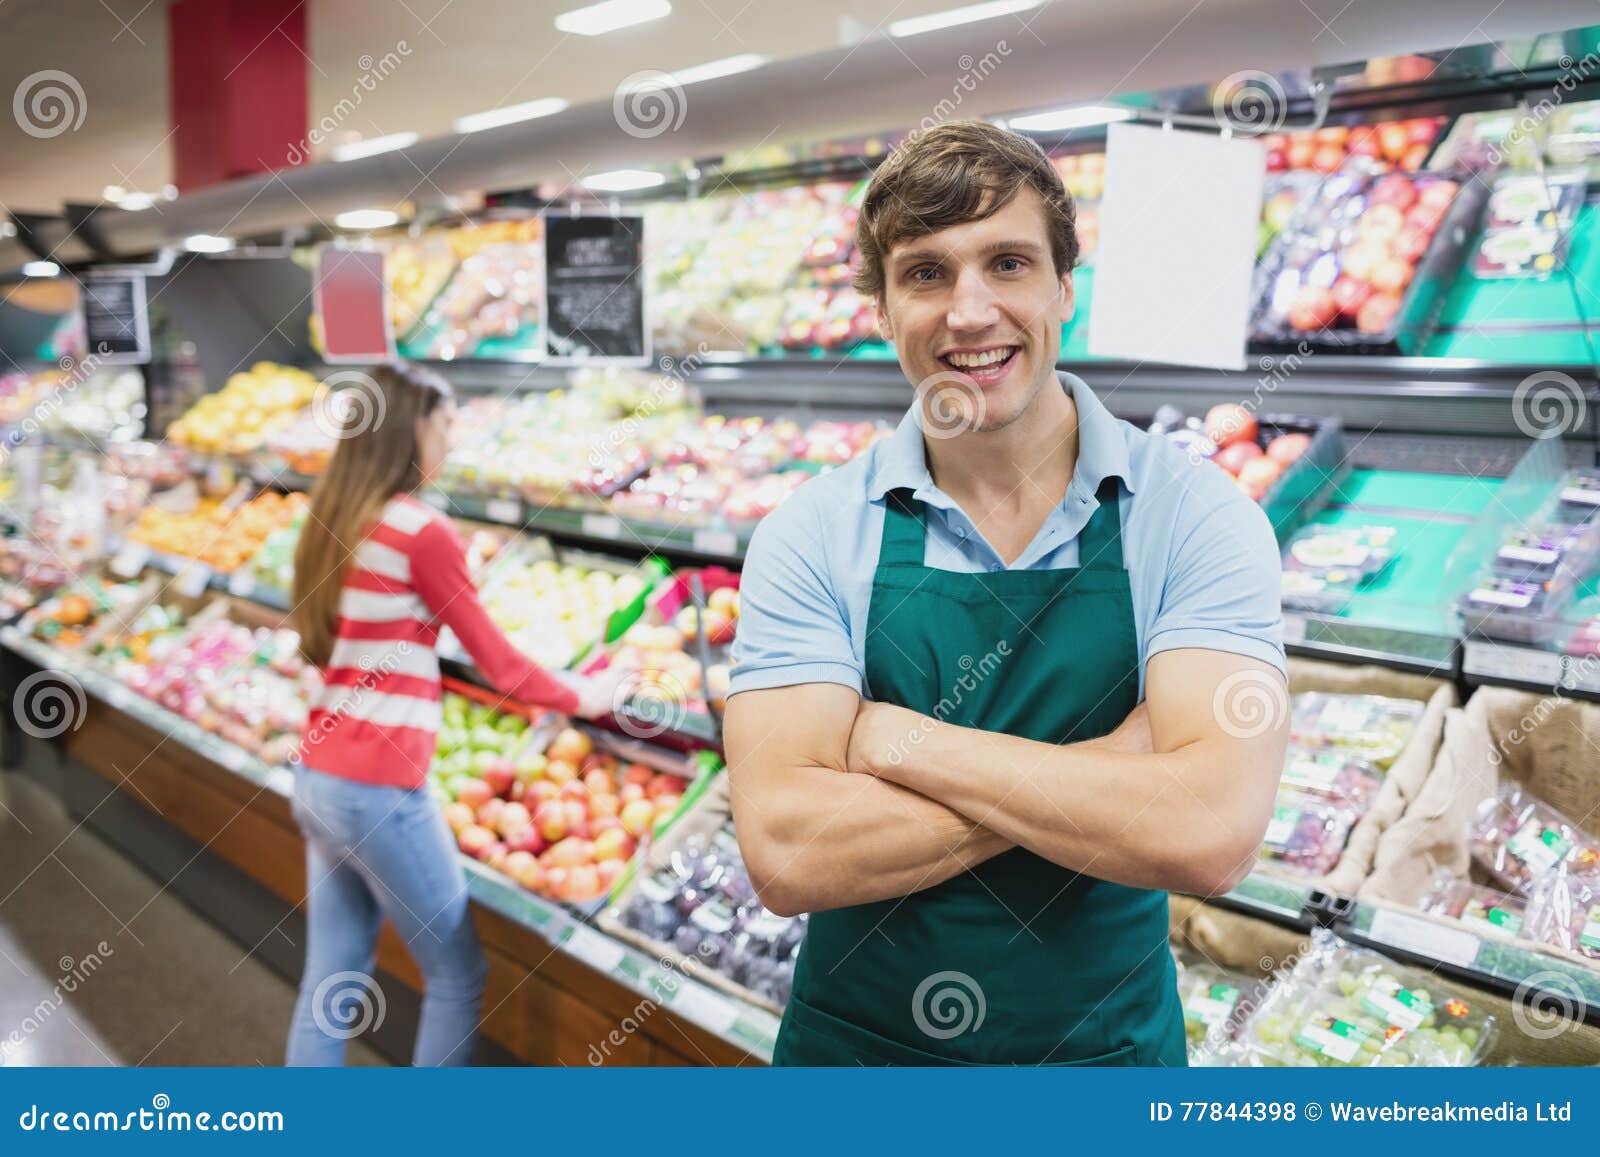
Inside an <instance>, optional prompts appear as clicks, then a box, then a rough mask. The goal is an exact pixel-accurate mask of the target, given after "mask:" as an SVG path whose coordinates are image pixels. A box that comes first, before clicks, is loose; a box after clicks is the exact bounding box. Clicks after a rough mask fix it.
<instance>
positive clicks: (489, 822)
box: [478, 796, 509, 830]
mask: <svg viewBox="0 0 1600 1157" xmlns="http://www.w3.org/2000/svg"><path fill="white" fill-rule="evenodd" d="M507 806H509V805H508V804H507V803H506V801H505V800H503V799H500V798H499V797H498V796H497V797H495V798H493V799H487V800H484V802H483V806H482V807H480V808H479V809H478V822H479V823H480V824H482V825H483V826H484V827H486V828H491V829H496V830H497V829H498V828H499V827H500V813H501V812H503V811H504V810H505V809H506V808H507Z"/></svg>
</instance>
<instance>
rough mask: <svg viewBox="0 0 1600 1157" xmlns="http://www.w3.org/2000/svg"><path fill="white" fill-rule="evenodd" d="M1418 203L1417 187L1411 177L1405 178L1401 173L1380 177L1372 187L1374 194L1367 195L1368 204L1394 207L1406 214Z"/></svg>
mask: <svg viewBox="0 0 1600 1157" xmlns="http://www.w3.org/2000/svg"><path fill="white" fill-rule="evenodd" d="M1416 201H1417V187H1416V185H1415V184H1414V183H1413V182H1412V180H1411V178H1410V177H1403V176H1401V175H1400V174H1399V173H1390V174H1389V175H1388V176H1386V177H1380V178H1378V180H1377V181H1376V182H1374V184H1373V186H1372V192H1371V193H1369V194H1368V195H1367V204H1368V205H1369V206H1372V205H1393V206H1394V207H1395V208H1396V209H1398V210H1400V212H1402V213H1404V212H1405V211H1406V210H1407V209H1409V208H1411V206H1412V205H1414V204H1416Z"/></svg>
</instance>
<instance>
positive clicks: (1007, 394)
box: [878, 185, 1073, 433]
mask: <svg viewBox="0 0 1600 1157" xmlns="http://www.w3.org/2000/svg"><path fill="white" fill-rule="evenodd" d="M883 265H884V288H883V293H882V294H881V295H880V296H879V298H878V324H879V326H880V328H881V329H882V330H883V333H884V336H885V337H887V338H888V339H889V340H890V341H892V342H894V346H895V352H896V354H897V355H898V356H899V359H900V368H901V369H902V370H903V371H904V372H905V375H906V377H907V378H908V379H910V381H911V382H912V384H913V385H915V386H917V387H918V394H919V397H920V398H921V400H922V405H923V407H924V419H925V422H924V427H925V428H932V426H933V425H937V427H938V428H939V429H940V430H942V431H943V432H945V433H951V432H954V431H955V430H956V429H958V428H959V429H960V430H969V429H970V430H979V431H992V430H998V429H1002V428H1004V427H1006V426H1009V425H1010V424H1011V423H1013V422H1015V421H1016V420H1017V419H1018V418H1020V417H1022V416H1023V415H1024V414H1026V413H1027V412H1028V411H1029V409H1030V408H1031V406H1032V404H1033V402H1034V400H1035V399H1036V398H1037V397H1038V396H1039V392H1040V390H1041V389H1043V388H1044V387H1045V386H1046V385H1047V384H1048V385H1051V386H1053V385H1054V384H1055V381H1056V377H1055V364H1056V358H1057V356H1058V355H1059V353H1060V350H1061V324H1062V323H1063V322H1064V321H1067V320H1069V319H1070V318H1071V317H1072V307H1073V298H1072V274H1071V272H1070V271H1068V272H1067V273H1065V274H1064V275H1058V274H1057V273H1056V269H1055V264H1054V261H1053V260H1052V256H1051V247H1050V233H1049V227H1048V224H1047V219H1046V212H1045V205H1044V201H1043V199H1042V198H1041V197H1040V196H1039V194H1038V193H1037V192H1036V191H1035V190H1034V189H1033V188H1032V187H1030V186H1026V185H1024V186H1023V187H1022V188H1021V189H1020V190H1019V191H1018V192H1017V194H1016V196H1014V197H1012V198H1011V200H1010V201H1009V202H1008V203H1007V204H1006V205H1004V206H1003V207H1001V208H1000V209H999V210H997V211H996V212H994V213H991V214H990V215H989V216H987V217H981V218H979V219H977V220H974V221H967V222H964V223H962V224H960V225H953V226H951V227H949V228H947V229H941V230H939V231H938V232H936V233H930V234H927V235H925V236H922V237H913V238H909V239H907V240H905V241H903V242H901V243H899V244H896V245H895V246H894V247H893V248H892V249H891V250H890V251H889V252H888V253H887V254H886V255H885V260H884V263H883ZM930 407H932V408H933V409H934V411H935V412H934V413H930Z"/></svg>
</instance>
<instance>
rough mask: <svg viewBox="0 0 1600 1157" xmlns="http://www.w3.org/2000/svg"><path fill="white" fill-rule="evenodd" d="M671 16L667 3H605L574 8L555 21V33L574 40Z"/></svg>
mask: <svg viewBox="0 0 1600 1157" xmlns="http://www.w3.org/2000/svg"><path fill="white" fill-rule="evenodd" d="M671 14H672V5H671V4H670V3H668V0H606V2H605V3H604V4H590V5H589V6H588V7H586V8H574V9H573V10H572V11H570V12H563V13H562V14H561V15H559V16H557V17H556V30H557V31H558V32H570V33H572V34H573V35H575V36H604V35H605V34H606V33H607V32H615V31H617V30H618V29H619V28H632V27H633V26H634V25H635V24H645V23H648V22H649V21H651V20H660V19H661V18H662V17H663V16H669V15H671Z"/></svg>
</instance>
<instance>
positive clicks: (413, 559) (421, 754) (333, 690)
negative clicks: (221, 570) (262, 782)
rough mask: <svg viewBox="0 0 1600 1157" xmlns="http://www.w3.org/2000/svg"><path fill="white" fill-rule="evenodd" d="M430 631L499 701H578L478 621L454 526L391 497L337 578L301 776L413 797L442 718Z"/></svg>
mask: <svg viewBox="0 0 1600 1157" xmlns="http://www.w3.org/2000/svg"><path fill="white" fill-rule="evenodd" d="M441 626H448V627H449V628H450V629H451V630H453V631H454V632H455V634H456V638H457V639H459V640H460V641H461V645H462V647H463V648H464V649H465V650H466V652H467V654H468V655H470V656H471V657H472V660H473V662H474V663H476V664H477V666H478V670H479V671H481V672H482V673H483V674H484V676H485V677H486V678H487V679H488V680H489V682H490V684H491V685H493V686H494V687H495V688H496V689H497V690H499V691H500V692H501V693H502V694H504V695H507V696H509V697H510V698H512V699H516V700H517V701H519V702H521V703H527V704H531V705H534V706H539V707H553V708H555V709H556V710H557V711H561V712H565V713H567V714H572V713H573V712H575V711H576V710H577V708H578V696H577V692H575V691H574V690H573V689H572V688H571V687H569V686H568V685H567V684H565V683H563V682H561V681H560V680H558V679H556V678H555V677H553V676H552V675H550V674H549V673H548V672H546V671H544V670H543V669H541V668H540V667H538V666H537V665H535V664H534V663H533V662H532V661H531V660H530V659H529V658H528V657H527V656H526V655H524V654H522V652H520V651H518V650H517V649H516V647H514V646H513V645H512V643H511V641H510V640H509V639H507V638H506V636H505V634H504V632H502V631H501V630H500V628H499V627H496V626H495V625H494V623H493V622H492V621H491V620H490V618H489V616H488V614H487V613H486V612H485V611H484V609H483V605H482V604H481V603H480V602H479V601H478V593H477V590H476V589H475V588H474V587H473V584H472V576H471V575H470V574H469V573H468V571H467V558H466V549H465V547H464V546H463V544H462V542H461V536H460V535H459V534H457V533H456V528H455V525H454V524H453V523H452V522H451V521H450V520H449V518H447V517H445V516H444V515H443V514H441V513H439V512H438V511H436V510H434V509H432V508H431V507H429V506H426V505H424V504H423V503H421V502H419V501H417V500H416V499H415V498H412V497H410V496H409V495H399V496H396V497H395V498H393V499H391V500H390V501H389V504H388V505H387V506H386V507H385V508H384V511H383V517H382V518H381V519H380V520H379V522H378V523H377V525H376V526H374V527H373V528H372V530H371V532H370V533H369V534H368V535H367V537H366V539H365V540H363V541H362V543H361V545H360V546H358V547H357V548H356V552H355V556H354V558H352V559H351V562H350V565H349V567H348V568H347V570H346V573H345V577H344V592H343V594H342V595H341V596H340V599H339V624H338V627H337V629H336V630H335V632H334V644H333V655H332V658H331V659H330V661H329V663H328V665H327V666H326V667H325V668H323V671H322V677H323V683H324V686H323V689H322V691H321V693H320V694H319V695H318V696H317V697H316V699H315V700H314V701H313V702H312V704H311V711H310V714H309V715H308V716H307V719H306V730H305V734H304V736H303V738H302V741H301V745H300V758H301V760H302V761H304V763H305V764H306V765H307V766H308V767H313V768H316V769H317V770H318V771H322V772H327V773H328V774H330V775H338V776H343V777H344V778H346V779H354V780H359V781H361V782H363V783H375V784H385V785H389V786H393V787H404V788H415V787H420V786H421V785H422V783H423V782H424V780H425V778H426V776H427V772H428V765H429V764H430V763H431V762H432V761H433V753H434V746H435V743H436V740H437V737H438V731H439V722H440V718H441V709H440V699H441V696H442V688H441V686H440V682H439V655H438V651H437V649H436V648H437V645H438V642H439V629H440V627H441Z"/></svg>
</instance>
